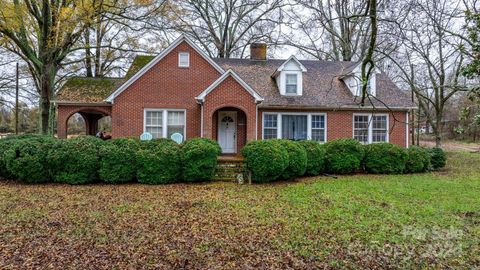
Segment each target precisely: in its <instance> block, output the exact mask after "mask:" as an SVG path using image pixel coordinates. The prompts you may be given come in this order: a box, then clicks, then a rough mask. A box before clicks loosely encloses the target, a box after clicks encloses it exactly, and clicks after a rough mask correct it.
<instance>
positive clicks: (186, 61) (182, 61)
mask: <svg viewBox="0 0 480 270" xmlns="http://www.w3.org/2000/svg"><path fill="white" fill-rule="evenodd" d="M189 66H190V53H188V52H179V53H178V67H182V68H188V67H189Z"/></svg>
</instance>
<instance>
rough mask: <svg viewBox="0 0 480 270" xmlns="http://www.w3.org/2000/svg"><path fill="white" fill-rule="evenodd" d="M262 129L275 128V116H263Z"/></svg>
mask: <svg viewBox="0 0 480 270" xmlns="http://www.w3.org/2000/svg"><path fill="white" fill-rule="evenodd" d="M263 126H264V127H266V128H267V127H268V128H276V127H277V115H276V114H265V118H264V123H263Z"/></svg>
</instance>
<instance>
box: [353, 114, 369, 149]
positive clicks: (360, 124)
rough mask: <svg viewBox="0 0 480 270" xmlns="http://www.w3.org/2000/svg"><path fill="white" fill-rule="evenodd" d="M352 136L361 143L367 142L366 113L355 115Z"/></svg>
mask: <svg viewBox="0 0 480 270" xmlns="http://www.w3.org/2000/svg"><path fill="white" fill-rule="evenodd" d="M353 138H354V139H355V140H357V141H359V142H361V143H368V115H355V116H354V122H353Z"/></svg>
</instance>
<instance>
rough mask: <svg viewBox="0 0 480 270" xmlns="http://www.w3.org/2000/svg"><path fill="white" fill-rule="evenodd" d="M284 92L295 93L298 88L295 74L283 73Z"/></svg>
mask: <svg viewBox="0 0 480 270" xmlns="http://www.w3.org/2000/svg"><path fill="white" fill-rule="evenodd" d="M285 77H286V78H285V93H286V94H294V95H296V94H297V88H298V75H297V74H286V75H285Z"/></svg>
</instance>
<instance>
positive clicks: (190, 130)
mask: <svg viewBox="0 0 480 270" xmlns="http://www.w3.org/2000/svg"><path fill="white" fill-rule="evenodd" d="M179 52H190V67H189V68H180V67H178V53H179ZM219 76H220V73H219V72H218V71H217V70H216V69H215V68H214V67H213V66H212V65H210V63H208V62H207V60H205V59H204V58H203V57H202V56H201V55H200V54H198V53H197V52H196V51H195V50H194V49H193V48H191V47H190V46H189V45H188V43H186V42H182V43H180V44H179V45H178V46H177V47H176V48H175V49H173V50H172V51H171V52H170V53H169V54H167V55H166V56H165V57H164V58H163V59H162V60H161V61H160V62H159V63H157V64H156V65H155V66H153V67H152V68H151V69H150V70H149V71H147V72H146V73H145V74H144V75H143V76H142V77H140V78H139V79H138V80H137V81H135V82H134V83H133V84H132V85H130V86H129V87H128V88H127V89H126V90H125V91H123V92H122V93H121V94H120V95H119V96H117V97H116V98H115V100H114V105H113V116H112V134H113V136H114V137H124V136H140V134H142V133H143V121H144V119H143V116H144V109H145V108H158V109H160V108H174V109H185V110H186V125H187V131H186V138H192V137H200V114H201V112H200V105H199V104H197V102H196V100H195V97H196V96H198V95H199V94H200V93H201V92H202V91H203V90H205V89H206V88H207V87H208V86H209V85H210V84H212V83H213V82H214V81H215V80H216V79H217V78H218V77H219Z"/></svg>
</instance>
